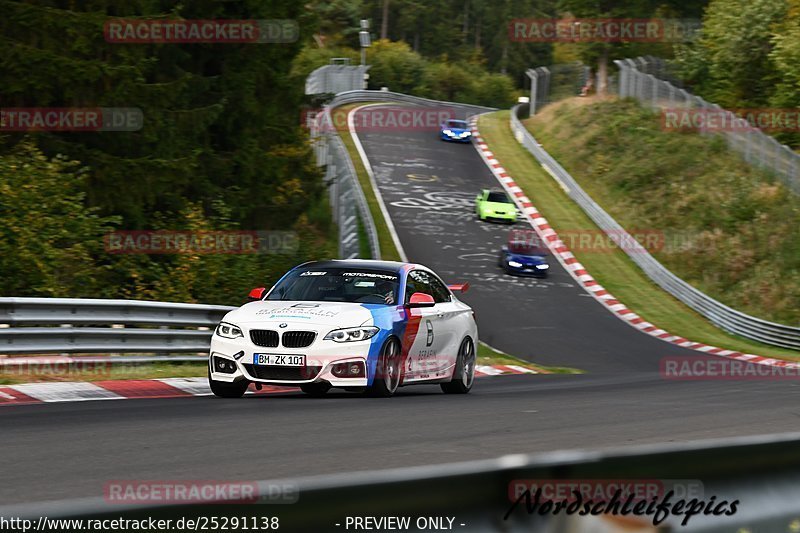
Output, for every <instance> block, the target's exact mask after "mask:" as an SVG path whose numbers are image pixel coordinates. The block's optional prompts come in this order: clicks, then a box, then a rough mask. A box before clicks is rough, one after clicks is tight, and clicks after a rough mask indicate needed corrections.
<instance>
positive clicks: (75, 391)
mask: <svg viewBox="0 0 800 533" xmlns="http://www.w3.org/2000/svg"><path fill="white" fill-rule="evenodd" d="M536 373H537V372H536V371H535V370H531V369H529V368H525V367H522V366H517V365H494V366H482V365H478V366H476V367H475V375H476V376H477V377H484V376H500V375H508V374H536ZM298 390H300V389H298V388H295V387H273V386H270V385H263V386H262V388H261V390H260V391H256V390H255V389H253V388H252V386H251V390H250V391H248V392H247V394H248V395H250V394H253V395H269V394H281V393H292V392H297V391H298ZM211 394H212V393H211V389H210V388H209V387H208V380H207V379H206V378H203V377H198V378H163V379H137V380H108V381H92V382H89V381H72V382H54V383H53V382H51V383H24V384H21V385H0V405H24V404H36V403H57V402H84V401H91V400H133V399H142V398H186V397H189V396H210V395H211Z"/></svg>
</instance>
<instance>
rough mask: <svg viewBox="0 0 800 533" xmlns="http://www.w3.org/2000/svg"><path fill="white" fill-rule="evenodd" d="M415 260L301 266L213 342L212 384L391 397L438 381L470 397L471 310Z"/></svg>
mask: <svg viewBox="0 0 800 533" xmlns="http://www.w3.org/2000/svg"><path fill="white" fill-rule="evenodd" d="M467 287H468V285H451V286H447V285H445V284H444V283H443V282H442V280H441V279H440V278H439V276H437V275H436V274H435V273H434V272H433V271H431V270H430V269H428V268H426V267H424V266H422V265H417V264H411V263H396V262H389V261H371V260H334V261H318V262H310V263H304V264H302V265H300V266H298V267H295V268H294V269H292V270H290V271H289V272H288V273H286V274H285V275H284V276H283V277H282V278H281V279H280V280H279V281H278V282H277V283H276V284H275V286H273V287H272V289H270V290H269V291H267V290H266V289H265V288H258V289H253V290H252V291H251V293H250V298H251V299H252V300H253V301H251V302H249V303H246V304H244V305H243V306H241V307H239V308H238V309H235V310H233V311H231V312H229V313H228V314H227V315H225V317H224V318H223V319H222V321H221V322H220V323H219V325H218V326H217V328H216V330H215V332H214V335H213V337H212V339H211V350H210V357H209V370H208V379H209V384H210V386H211V390H212V392H213V393H214V394H216V395H217V396H222V397H240V396H242V395H243V394H244V393H245V391H246V390H247V388H248V385H249V384H250V383H255V385H256V388H259V387H260V385H261V384H268V385H283V386H292V387H297V386H299V387H300V388H301V389H302V390H303V391H304V392H306V393H308V394H311V395H315V396H316V395H323V394H325V393H326V392H327V391H328V390H329V389H330V388H331V387H340V388H344V389H346V390H358V391H362V390H363V391H366V392H368V393H370V394H371V395H374V396H391V395H393V394H394V393H395V392H396V391H397V389H398V387H401V386H404V385H411V384H416V383H436V384H439V385H440V386H441V388H442V390H443V391H444V392H446V393H461V394H463V393H467V392H469V390H470V389H471V388H472V383H473V380H474V376H475V348H476V346H477V343H478V329H477V325H476V324H475V317H474V314H473V312H472V309H471V308H470V307H469V306H468V305H466V304H464V303H463V302H461V301H459V300H458V298H457V297H456V296H455V295H454V294H453V291H456V292H459V291H465V290H466V289H467Z"/></svg>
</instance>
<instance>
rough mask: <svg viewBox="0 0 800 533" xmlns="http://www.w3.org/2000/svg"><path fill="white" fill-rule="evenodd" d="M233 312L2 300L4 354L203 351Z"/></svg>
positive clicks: (0, 350)
mask: <svg viewBox="0 0 800 533" xmlns="http://www.w3.org/2000/svg"><path fill="white" fill-rule="evenodd" d="M232 309H235V307H229V306H223V305H202V304H186V303H171V302H148V301H143V300H104V299H81V298H5V297H4V298H0V325H2V326H3V327H0V354H25V353H105V352H111V353H159V352H167V353H180V352H203V351H208V348H209V346H210V341H211V334H212V330H213V328H214V327H216V325H217V324H218V323H219V321H220V320H221V319H222V317H223V316H224V315H225V314H226V313H227V312H228V311H231V310H232ZM43 326H49V327H43ZM76 326H78V327H76ZM97 326H106V327H97ZM178 328H180V329H178Z"/></svg>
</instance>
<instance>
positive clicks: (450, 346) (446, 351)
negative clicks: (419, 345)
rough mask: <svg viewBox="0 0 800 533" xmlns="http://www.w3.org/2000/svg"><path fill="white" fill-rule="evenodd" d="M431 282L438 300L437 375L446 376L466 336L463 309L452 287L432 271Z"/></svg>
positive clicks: (436, 308)
mask: <svg viewBox="0 0 800 533" xmlns="http://www.w3.org/2000/svg"><path fill="white" fill-rule="evenodd" d="M430 283H431V288H432V290H433V298H434V301H435V302H436V306H435V307H434V309H435V310H436V323H437V326H438V334H439V339H438V340H439V344H438V345H437V350H438V353H439V357H438V358H437V363H438V365H437V368H436V374H437V377H445V376H449V375H450V374H452V368H453V365H455V363H456V359H457V357H458V348H459V346H460V344H461V339H462V337H463V336H464V331H463V329H464V328H463V319H462V318H463V317H461V313H462V310H461V308H460V307H459V306H458V305H457V304H456V303H455V302H454V301H453V296H452V294H451V293H450V289H448V288H447V285H445V283H444V282H443V281H442V280H441V279H440V278H439V277H438V276H437V275H436V274H433V273H431V281H430Z"/></svg>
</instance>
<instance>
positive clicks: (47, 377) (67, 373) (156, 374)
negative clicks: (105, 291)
mask: <svg viewBox="0 0 800 533" xmlns="http://www.w3.org/2000/svg"><path fill="white" fill-rule="evenodd" d="M477 356H478V364H481V365H519V366H522V367H525V368H530V369H532V370H536V371H537V372H539V373H542V374H555V373H569V374H574V373H578V372H579V371H575V370H573V369H558V368H556V369H551V368H548V367H543V366H540V365H535V364H531V363H529V362H527V361H522V360H520V359H517V358H516V357H513V356H510V355H508V354H504V353H501V352H497V351H494V350H492V349H491V348H489V347H488V346H486V345H485V344H483V343H480V344H479V345H478V353H477ZM206 369H207V366H206V363H204V362H198V363H189V362H185V363H166V362H165V363H153V364H136V365H134V364H115V365H106V364H103V363H98V364H97V365H95V366H94V367H92V365H90V364H86V365H84V366H83V367H82V368H81V367H70V366H68V365H51V366H44V367H41V368H40V369H39V370H36V369H35V368H34V367H29V368H25V369H24V370H20V371H15V370H10V369H6V370H5V371H2V372H0V385H16V384H19V383H35V382H65V381H107V380H126V379H159V378H191V377H205V376H206Z"/></svg>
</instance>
